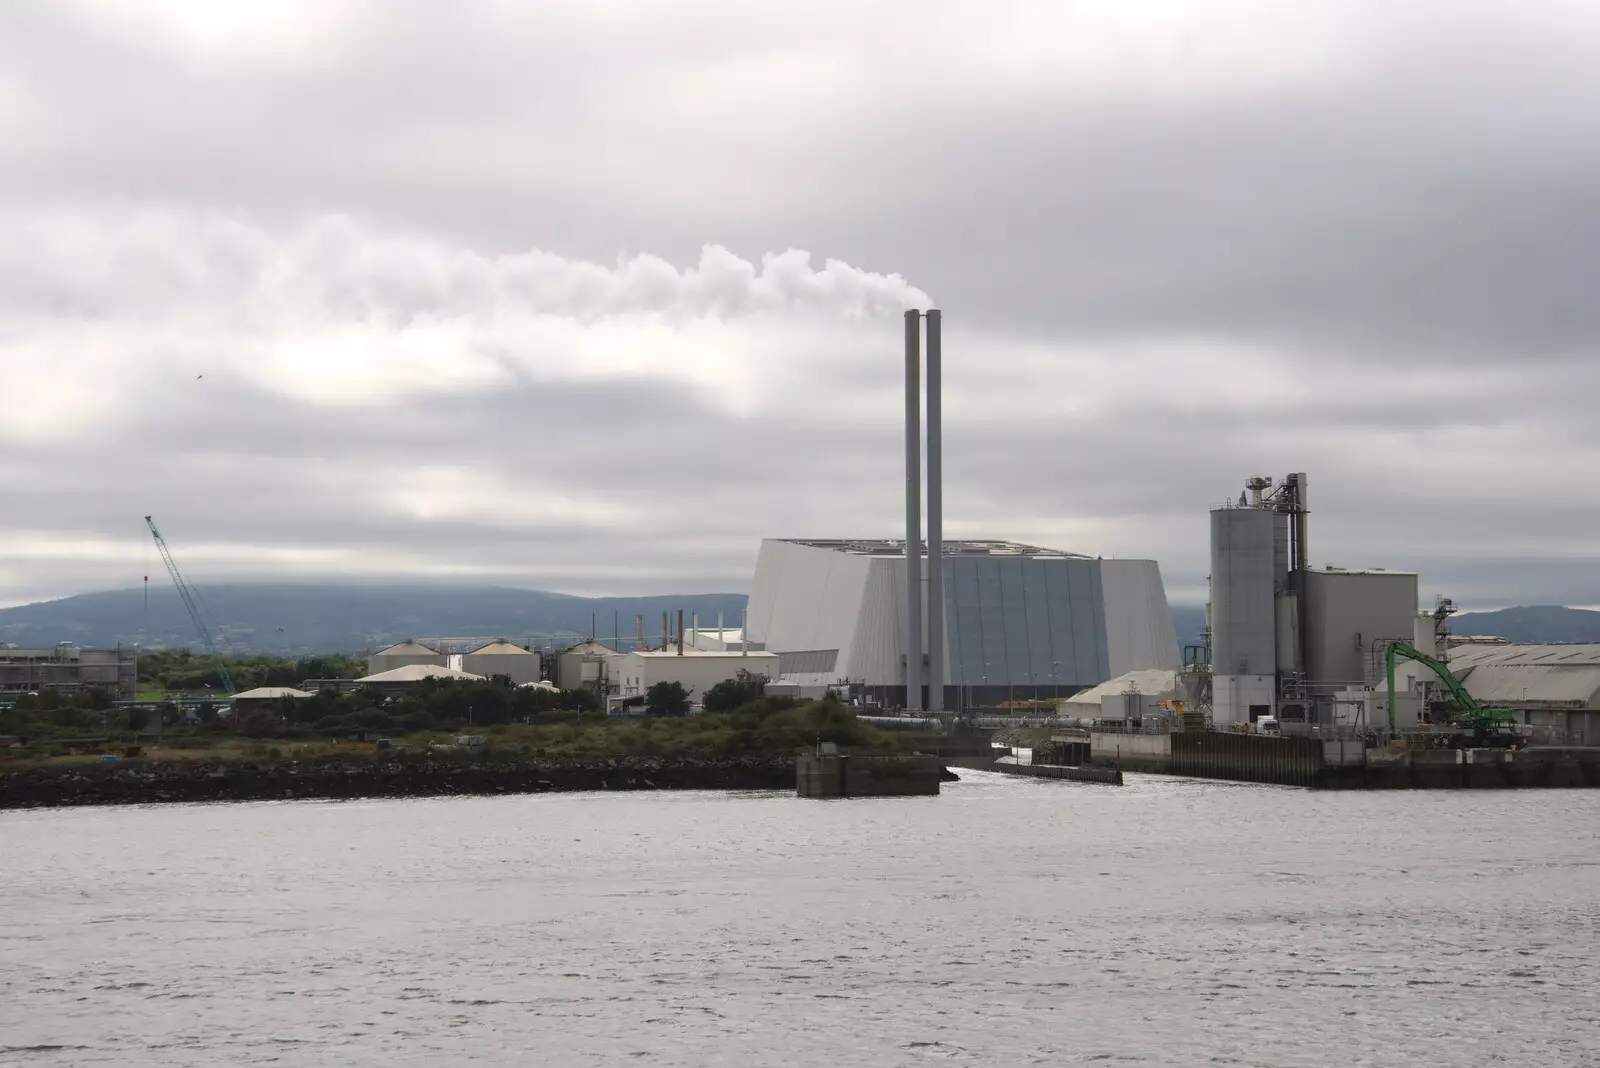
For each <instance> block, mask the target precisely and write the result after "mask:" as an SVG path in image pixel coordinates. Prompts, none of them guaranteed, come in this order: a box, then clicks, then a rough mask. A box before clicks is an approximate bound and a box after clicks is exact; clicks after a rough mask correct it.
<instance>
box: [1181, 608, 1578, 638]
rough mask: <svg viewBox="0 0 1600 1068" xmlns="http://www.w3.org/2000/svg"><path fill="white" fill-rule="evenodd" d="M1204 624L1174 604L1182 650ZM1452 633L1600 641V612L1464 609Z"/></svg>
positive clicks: (1202, 615)
mask: <svg viewBox="0 0 1600 1068" xmlns="http://www.w3.org/2000/svg"><path fill="white" fill-rule="evenodd" d="M1205 625H1206V610H1205V609H1204V608H1201V607H1194V606H1190V605H1173V606H1172V629H1173V631H1174V632H1175V633H1176V634H1177V637H1178V648H1179V649H1182V648H1183V647H1184V646H1185V645H1199V644H1200V643H1201V641H1202V638H1201V634H1202V633H1203V631H1204V630H1205ZM1450 632H1451V633H1452V634H1483V635H1491V636H1493V637H1497V638H1504V639H1505V640H1506V641H1509V642H1535V643H1540V642H1600V612H1593V611H1590V610H1588V609H1586V608H1566V607H1563V606H1562V605H1533V606H1531V607H1525V608H1501V609H1499V610H1497V611H1494V612H1462V613H1461V614H1460V615H1457V616H1455V617H1453V618H1452V619H1451V620H1450Z"/></svg>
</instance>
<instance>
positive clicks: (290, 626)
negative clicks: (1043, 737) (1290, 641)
mask: <svg viewBox="0 0 1600 1068" xmlns="http://www.w3.org/2000/svg"><path fill="white" fill-rule="evenodd" d="M144 596H145V595H144V591H143V590H142V589H138V588H135V589H126V590H101V591H97V592H94V593H83V594H77V595H74V596H71V597H63V598H59V599H57V600H52V601H39V602H36V603H34V604H27V605H17V606H14V607H11V608H3V609H0V641H3V642H5V643H6V644H8V645H24V646H30V645H31V646H50V645H55V644H56V643H58V642H62V641H71V642H76V643H77V644H79V645H81V646H83V647H85V648H103V647H107V646H113V645H117V644H125V645H126V644H133V643H137V644H139V645H140V646H142V647H144V648H147V649H164V648H180V647H184V646H188V647H190V648H199V646H200V642H199V640H198V636H197V635H196V634H195V630H194V625H193V623H191V622H190V620H189V616H188V614H187V613H186V612H185V611H184V608H183V604H182V602H181V601H179V599H178V596H177V593H176V592H175V591H174V590H173V589H172V588H171V587H166V586H163V587H161V588H152V589H151V590H150V595H149V596H150V600H149V608H148V611H147V610H146V608H145V602H144ZM203 599H204V602H205V604H206V606H207V609H208V612H209V614H210V615H211V616H212V618H213V620H214V622H215V623H216V629H217V632H218V636H219V639H220V640H219V646H220V647H221V648H222V649H223V650H224V651H227V652H234V653H238V654H240V655H251V654H256V653H271V654H273V655H278V656H299V655H305V654H314V653H335V652H342V653H365V652H370V651H372V650H374V649H377V648H380V647H382V646H384V645H388V644H391V643H393V642H396V641H402V640H404V639H406V638H411V637H430V636H442V635H462V636H468V635H472V636H478V637H484V638H494V637H502V638H508V639H518V640H524V639H525V640H531V641H537V642H542V641H547V640H558V641H559V640H561V639H577V638H582V637H591V636H592V637H597V638H600V639H603V640H608V639H611V638H613V637H619V638H620V639H621V640H622V642H623V644H624V645H627V644H628V643H629V641H630V640H631V639H632V638H634V636H635V635H636V633H637V629H638V622H637V620H638V617H639V616H643V617H644V633H645V639H646V640H647V641H649V640H652V639H655V638H658V637H659V635H660V629H661V618H660V617H661V613H662V612H669V613H673V614H674V619H673V625H674V626H676V612H677V610H678V609H680V608H681V609H682V610H683V611H684V613H685V616H686V618H689V617H693V616H694V615H696V614H698V615H699V617H700V623H701V625H702V626H707V627H709V626H714V625H715V623H716V620H717V616H718V614H719V613H720V614H721V615H722V617H723V620H724V622H725V623H726V624H727V625H728V626H739V625H740V623H741V622H742V618H743V612H744V608H745V604H746V602H747V600H748V598H747V597H746V595H745V594H742V593H692V594H678V595H673V594H665V595H655V596H647V597H580V596H577V595H574V594H567V593H556V592H552V591H549V590H527V589H519V588H515V587H509V586H472V585H459V584H449V583H437V582H418V583H399V584H377V583H371V584H367V583H349V584H327V583H317V584H312V583H218V584H216V585H212V586H207V587H206V588H205V590H204V591H203ZM1172 623H1173V632H1174V634H1175V635H1176V638H1177V642H1178V647H1179V649H1180V650H1182V649H1183V647H1184V646H1188V645H1199V644H1201V642H1202V640H1203V632H1204V629H1205V609H1204V608H1203V607H1200V606H1196V605H1182V604H1180V605H1173V606H1172ZM1451 630H1452V631H1453V632H1455V633H1457V634H1481V635H1492V636H1495V637H1502V638H1505V639H1506V640H1508V641H1512V642H1600V612H1597V611H1593V610H1590V609H1583V608H1568V607H1565V606H1563V605H1526V606H1521V607H1516V608H1502V609H1497V610H1494V611H1487V612H1462V613H1460V614H1459V615H1457V616H1455V617H1454V619H1453V620H1452V621H1451Z"/></svg>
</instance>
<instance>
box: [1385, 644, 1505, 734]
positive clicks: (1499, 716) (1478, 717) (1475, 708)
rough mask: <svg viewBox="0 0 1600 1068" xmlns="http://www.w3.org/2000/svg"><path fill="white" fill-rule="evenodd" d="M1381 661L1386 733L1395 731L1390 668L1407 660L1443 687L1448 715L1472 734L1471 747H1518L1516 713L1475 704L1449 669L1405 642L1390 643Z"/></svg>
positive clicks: (1392, 681)
mask: <svg viewBox="0 0 1600 1068" xmlns="http://www.w3.org/2000/svg"><path fill="white" fill-rule="evenodd" d="M1385 659H1386V660H1387V662H1388V669H1389V730H1390V731H1393V730H1394V729H1395V722H1394V665H1395V662H1396V661H1397V660H1411V661H1414V662H1415V663H1418V664H1421V665H1422V666H1423V667H1425V668H1427V669H1428V670H1429V671H1431V672H1433V673H1434V674H1435V675H1437V676H1439V681H1440V682H1442V683H1444V686H1445V689H1447V690H1449V691H1450V699H1451V702H1452V703H1453V704H1454V706H1455V707H1454V711H1453V712H1452V714H1451V718H1452V720H1453V722H1454V723H1455V724H1456V725H1457V726H1459V727H1461V728H1463V729H1464V730H1468V731H1471V732H1472V743H1473V744H1474V745H1475V746H1479V747H1484V748H1504V747H1509V746H1513V745H1517V744H1520V742H1521V741H1522V738H1521V736H1520V735H1519V734H1518V733H1517V730H1516V724H1517V717H1516V713H1514V712H1512V711H1511V710H1510V709H1509V708H1489V707H1487V706H1486V705H1484V704H1482V703H1481V702H1479V700H1478V699H1477V698H1476V697H1473V696H1472V695H1471V694H1470V693H1468V692H1467V688H1466V687H1465V686H1463V685H1461V680H1460V679H1458V678H1456V677H1455V676H1454V675H1452V674H1451V673H1450V669H1449V668H1448V667H1446V666H1445V665H1444V664H1443V663H1441V662H1440V661H1438V660H1436V659H1435V658H1433V657H1431V656H1429V655H1428V654H1427V653H1424V652H1422V651H1421V650H1420V649H1416V648H1413V647H1412V646H1409V645H1407V644H1406V643H1405V642H1399V641H1394V642H1390V643H1389V645H1388V649H1387V650H1386V651H1385Z"/></svg>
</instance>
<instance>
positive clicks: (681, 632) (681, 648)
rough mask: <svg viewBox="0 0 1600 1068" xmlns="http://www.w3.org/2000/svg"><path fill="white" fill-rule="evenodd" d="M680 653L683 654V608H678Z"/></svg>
mask: <svg viewBox="0 0 1600 1068" xmlns="http://www.w3.org/2000/svg"><path fill="white" fill-rule="evenodd" d="M678 655H679V656H682V655H683V609H681V608H680V609H678Z"/></svg>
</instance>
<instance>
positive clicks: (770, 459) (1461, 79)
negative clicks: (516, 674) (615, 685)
mask: <svg viewBox="0 0 1600 1068" xmlns="http://www.w3.org/2000/svg"><path fill="white" fill-rule="evenodd" d="M1596 130H1600V5H1596V4H1594V3H1593V2H1592V0H1532V2H1530V0H1506V2H1503V3H1501V2H1475V0H1453V2H1449V3H1443V2H1441V3H1433V2H1401V3H1396V2H1394V0H1382V2H1377V0H1373V2H1368V0H1330V2H1320V0H1299V2H1297V3H1294V4H1285V3H1282V2H1281V0H1138V2H1137V3H1130V2H1128V0H1070V2H1068V0H1064V2H1062V3H1055V4H1051V3H1040V2H1038V0H987V2H985V3H983V4H974V3H969V2H960V0H957V2H941V0H919V2H914V3H913V2H909V0H906V2H898V3H889V2H873V0H812V2H810V3H807V4H803V5H770V4H751V3H748V2H747V0H694V2H690V0H674V2H672V3H666V2H644V0H541V2H540V3H521V2H512V0H453V2H451V3H448V4H445V3H438V2H435V0H415V2H404V0H381V2H380V0H370V2H363V0H351V2H335V0H277V2H275V3H272V4H253V5H247V4H232V3H218V2H216V0H35V2H29V0H15V2H8V3H5V4H3V5H0V472H3V497H0V501H3V503H0V603H16V602H21V601H26V600H33V599H38V598H42V597H47V596H57V595H62V594H68V593H74V592H80V591H84V590H90V589H99V588H108V587H117V586H134V585H137V584H138V583H139V580H140V578H141V576H143V575H144V574H146V573H152V576H153V578H152V581H155V580H156V578H157V576H159V572H160V566H159V563H158V562H157V560H156V557H155V554H154V551H153V548H152V547H151V545H150V543H149V538H148V535H147V533H146V531H145V529H144V526H143V521H142V517H143V516H144V515H145V514H146V513H154V514H155V516H156V518H157V520H158V522H159V523H160V524H161V525H162V527H163V532H164V533H165V534H166V535H167V536H168V538H169V540H170V541H171V543H172V545H173V546H174V548H175V549H176V550H177V551H178V553H179V555H180V561H181V563H182V564H183V565H184V566H185V569H186V570H187V571H189V572H190V573H191V574H192V576H193V577H194V578H196V579H197V580H202V581H218V580H222V579H225V578H229V577H240V578H242V577H252V578H254V577H263V576H276V577H283V578H290V577H294V578H305V577H311V576H365V577H373V578H380V577H385V576H397V575H404V576H408V577H417V576H423V575H438V576H453V577H461V578H469V579H471V580H474V581H487V582H501V583H506V584H511V585H521V586H532V587H540V588H547V589H557V590H565V591H570V592H577V593H665V592H688V591H696V590H742V589H745V588H747V586H748V582H749V577H750V572H751V569H752V567H753V564H754V561H755V554H756V548H757V544H758V541H759V539H760V538H761V537H762V536H848V535H860V536H894V535H895V534H896V533H897V532H898V531H899V529H900V524H901V523H902V519H901V508H902V504H901V496H900V494H901V491H902V474H901V464H902V459H901V454H900V440H901V439H900V435H901V423H900V419H901V399H900V395H899V388H900V378H899V376H900V373H901V364H900V358H901V357H900V344H901V325H900V313H901V312H902V311H903V309H905V308H906V307H908V306H927V305H928V304H929V303H930V302H933V303H936V305H937V306H938V307H940V308H942V309H943V310H944V313H945V322H946V330H945V335H946V337H945V358H946V435H945V450H946V457H947V478H946V515H947V520H946V523H947V525H946V529H947V536H951V537H997V538H1015V539H1019V540H1026V541H1032V542H1036V543H1039V544H1043V545H1048V546H1052V547H1058V548H1064V549H1070V550H1076V551H1082V552H1089V553H1096V554H1102V555H1106V556H1137V557H1154V558H1156V559H1158V560H1159V561H1160V562H1161V566H1162V570H1163V572H1164V574H1165V576H1166V579H1167V585H1168V590H1169V595H1170V597H1171V599H1172V600H1173V601H1175V602H1181V601H1189V602H1198V601H1200V600H1202V599H1203V589H1204V579H1205V574H1206V571H1207V569H1208V565H1207V546H1206V537H1207V527H1206V511H1207V508H1208V506H1209V505H1211V504H1213V503H1216V502H1219V501H1221V500H1222V499H1224V498H1226V497H1229V496H1235V497H1236V496H1237V494H1238V493H1239V490H1240V488H1241V486H1242V483H1243V480H1244V479H1245V478H1246V477H1247V476H1249V475H1253V474H1275V475H1276V474H1282V473H1284V472H1287V471H1291V470H1304V471H1306V472H1308V473H1309V489H1310V500H1311V503H1312V507H1313V511H1314V513H1315V514H1314V516H1313V524H1312V538H1311V543H1312V555H1313V557H1314V562H1315V563H1317V564H1319V565H1320V564H1324V563H1332V564H1338V565H1341V566H1357V565H1364V566H1390V567H1398V568H1408V569H1416V570H1418V571H1420V572H1421V573H1422V576H1423V589H1424V590H1425V591H1427V592H1428V593H1429V594H1431V593H1433V592H1443V593H1448V594H1450V595H1453V596H1455V597H1456V598H1457V600H1458V601H1460V602H1462V603H1463V604H1467V605H1472V606H1493V605H1503V604H1517V603H1552V602H1564V603H1570V604H1594V603H1600V567H1597V566H1596V565H1597V563H1600V478H1597V477H1596V476H1595V474H1594V472H1596V471H1597V470H1600V423H1597V421H1596V419H1595V418H1594V416H1593V415H1592V413H1593V411H1594V409H1595V407H1596V400H1597V398H1600V362H1597V361H1596V359H1595V355H1596V352H1597V342H1600V299H1597V297H1596V293H1595V285H1596V280H1597V278H1600V270H1597V268H1600V139H1597V137H1596V135H1595V131H1596Z"/></svg>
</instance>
